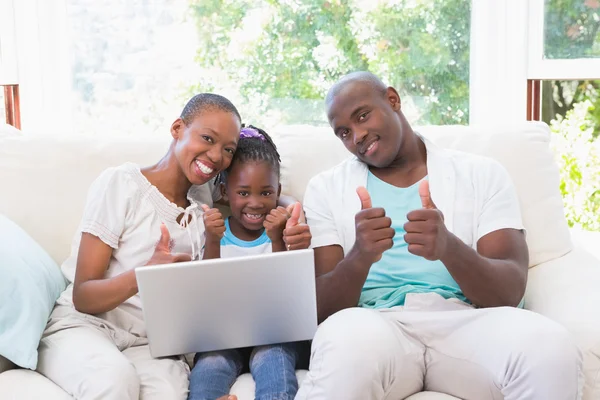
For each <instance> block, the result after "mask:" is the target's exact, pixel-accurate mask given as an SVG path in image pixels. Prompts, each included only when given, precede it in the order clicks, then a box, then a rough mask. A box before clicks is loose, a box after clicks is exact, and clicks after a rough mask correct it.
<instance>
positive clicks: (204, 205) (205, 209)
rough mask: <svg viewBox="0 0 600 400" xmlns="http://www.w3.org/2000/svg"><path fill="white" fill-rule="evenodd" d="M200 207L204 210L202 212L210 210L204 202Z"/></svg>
mask: <svg viewBox="0 0 600 400" xmlns="http://www.w3.org/2000/svg"><path fill="white" fill-rule="evenodd" d="M200 208H202V211H204V212H207V211H208V210H210V207H209V206H208V205H206V204H202V205H201V206H200Z"/></svg>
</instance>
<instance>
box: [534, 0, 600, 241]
mask: <svg viewBox="0 0 600 400" xmlns="http://www.w3.org/2000/svg"><path fill="white" fill-rule="evenodd" d="M530 4H531V7H530V16H531V20H530V50H529V65H528V78H529V84H528V88H529V100H530V101H529V103H530V107H531V108H530V110H529V116H530V117H531V119H541V120H543V121H545V122H546V123H548V124H549V125H550V128H551V130H552V133H553V135H552V146H553V148H554V151H555V153H556V155H557V161H558V164H559V168H560V174H561V184H560V190H561V193H562V196H563V200H564V205H565V213H566V217H567V222H568V223H569V225H570V226H571V227H575V228H580V229H584V230H595V231H600V189H599V188H600V140H599V139H598V136H599V135H600V31H599V29H600V1H598V0H532V2H531V3H530Z"/></svg>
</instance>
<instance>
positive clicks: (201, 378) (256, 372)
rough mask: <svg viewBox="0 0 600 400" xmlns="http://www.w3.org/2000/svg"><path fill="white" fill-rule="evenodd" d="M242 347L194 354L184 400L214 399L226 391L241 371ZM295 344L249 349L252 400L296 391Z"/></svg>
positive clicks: (282, 397)
mask: <svg viewBox="0 0 600 400" xmlns="http://www.w3.org/2000/svg"><path fill="white" fill-rule="evenodd" d="M245 350H246V349H231V350H222V351H213V352H208V353H198V354H196V357H195V358H194V368H193V369H192V373H191V375H190V393H189V396H188V400H214V399H217V398H219V397H221V396H225V395H226V394H229V390H230V389H231V386H232V385H233V383H234V382H235V380H236V378H237V377H238V376H239V375H240V374H241V373H242V371H243V369H244V368H243V367H244V364H245V361H246V359H247V353H248V352H247V351H245ZM297 359H298V349H297V344H296V343H284V344H275V345H268V346H258V347H254V348H253V349H252V352H251V353H250V357H249V366H250V372H251V373H252V377H253V378H254V382H255V383H256V391H255V399H256V400H293V399H294V397H295V396H296V392H297V391H298V381H297V379H296V362H297Z"/></svg>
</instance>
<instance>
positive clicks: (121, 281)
mask: <svg viewBox="0 0 600 400" xmlns="http://www.w3.org/2000/svg"><path fill="white" fill-rule="evenodd" d="M160 229H161V236H160V240H159V242H158V244H157V245H156V248H155V249H154V254H152V257H151V258H150V260H149V261H148V262H147V263H146V265H156V264H169V263H175V262H181V261H190V260H191V257H190V255H189V254H182V253H178V254H172V253H171V251H170V250H169V241H170V240H171V237H170V235H169V230H168V229H167V227H166V226H165V225H164V224H162V225H161V227H160ZM112 251H113V249H112V248H111V247H110V246H109V245H107V244H106V243H104V242H103V241H102V240H101V239H100V238H98V237H97V236H94V235H92V234H90V233H86V232H83V233H82V234H81V243H80V244H79V254H78V255H77V269H76V272H75V282H74V284H73V304H74V306H75V309H76V310H77V311H79V312H84V313H87V314H100V313H103V312H107V311H110V310H112V309H114V308H117V307H118V306H119V305H121V304H122V303H123V302H124V301H125V300H127V299H129V298H130V297H131V296H133V295H135V294H136V293H137V292H138V286H137V280H136V277H135V270H133V269H132V270H129V271H127V272H123V273H122V274H119V275H117V276H114V277H112V278H104V274H105V273H106V270H107V269H108V266H109V264H110V258H111V257H112Z"/></svg>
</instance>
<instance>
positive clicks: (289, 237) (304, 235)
mask: <svg viewBox="0 0 600 400" xmlns="http://www.w3.org/2000/svg"><path fill="white" fill-rule="evenodd" d="M287 211H288V212H289V213H290V214H291V216H290V218H289V219H288V220H287V222H286V224H285V230H284V231H283V241H284V243H285V247H286V249H288V250H299V249H308V248H309V247H310V241H311V239H312V235H311V233H310V228H309V227H308V225H307V224H305V223H299V221H300V218H301V214H302V205H301V204H300V203H299V202H296V203H295V204H291V205H289V206H288V208H287Z"/></svg>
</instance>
